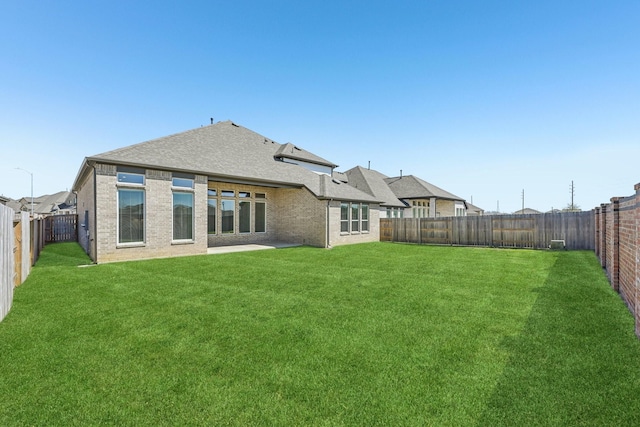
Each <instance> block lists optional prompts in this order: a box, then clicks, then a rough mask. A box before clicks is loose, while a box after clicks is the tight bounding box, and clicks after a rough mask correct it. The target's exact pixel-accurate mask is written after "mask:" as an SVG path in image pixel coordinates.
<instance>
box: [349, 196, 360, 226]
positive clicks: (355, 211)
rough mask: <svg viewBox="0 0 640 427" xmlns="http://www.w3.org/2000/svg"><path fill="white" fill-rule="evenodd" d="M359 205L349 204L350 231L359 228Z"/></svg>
mask: <svg viewBox="0 0 640 427" xmlns="http://www.w3.org/2000/svg"><path fill="white" fill-rule="evenodd" d="M359 213H360V205H359V204H358V203H352V204H351V232H352V233H353V232H355V231H359V230H360V215H359Z"/></svg>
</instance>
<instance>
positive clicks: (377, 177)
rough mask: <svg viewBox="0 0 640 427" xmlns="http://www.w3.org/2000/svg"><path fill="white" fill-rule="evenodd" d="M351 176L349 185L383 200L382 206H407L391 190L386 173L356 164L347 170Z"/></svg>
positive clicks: (347, 173)
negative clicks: (386, 180)
mask: <svg viewBox="0 0 640 427" xmlns="http://www.w3.org/2000/svg"><path fill="white" fill-rule="evenodd" d="M345 174H346V175H347V177H348V178H349V185H351V186H353V187H355V188H357V189H358V190H362V191H364V192H365V193H367V194H370V195H371V196H373V197H375V198H377V199H379V200H381V201H382V203H381V206H388V207H405V206H406V205H405V204H404V203H402V202H401V201H400V200H399V199H398V197H397V196H396V195H395V194H394V193H393V191H391V189H390V188H389V186H388V185H387V183H386V182H385V179H386V178H388V177H387V176H386V175H383V174H381V173H380V172H378V171H376V170H371V169H366V168H363V167H361V166H356V167H354V168H351V169H349V170H348V171H346V172H345Z"/></svg>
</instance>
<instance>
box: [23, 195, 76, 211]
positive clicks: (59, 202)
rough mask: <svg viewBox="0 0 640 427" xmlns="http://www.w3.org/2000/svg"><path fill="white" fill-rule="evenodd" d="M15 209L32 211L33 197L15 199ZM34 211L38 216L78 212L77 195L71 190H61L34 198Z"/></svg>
mask: <svg viewBox="0 0 640 427" xmlns="http://www.w3.org/2000/svg"><path fill="white" fill-rule="evenodd" d="M14 202H15V203H14V204H12V207H13V209H14V210H15V211H16V212H18V211H27V212H31V198H30V197H23V198H21V199H20V200H16V201H14ZM33 212H34V214H35V215H36V216H40V217H44V216H49V215H64V214H75V213H76V196H75V194H73V193H71V192H70V191H59V192H57V193H55V194H47V195H44V196H40V197H34V198H33Z"/></svg>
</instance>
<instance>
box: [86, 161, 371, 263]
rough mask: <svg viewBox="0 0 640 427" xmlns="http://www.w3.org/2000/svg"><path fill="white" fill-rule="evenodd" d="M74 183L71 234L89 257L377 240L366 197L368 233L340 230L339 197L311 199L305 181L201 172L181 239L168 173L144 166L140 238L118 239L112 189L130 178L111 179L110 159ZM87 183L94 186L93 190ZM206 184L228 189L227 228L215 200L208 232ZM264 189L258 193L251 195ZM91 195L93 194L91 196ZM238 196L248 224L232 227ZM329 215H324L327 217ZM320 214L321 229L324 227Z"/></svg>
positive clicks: (100, 259) (115, 196) (116, 257)
mask: <svg viewBox="0 0 640 427" xmlns="http://www.w3.org/2000/svg"><path fill="white" fill-rule="evenodd" d="M92 172H93V173H90V174H88V175H87V177H86V178H85V180H84V181H83V182H82V183H81V185H80V189H79V190H78V213H79V215H80V221H79V222H80V223H83V222H84V212H85V210H86V211H88V212H89V214H88V217H89V228H88V229H89V232H88V233H86V232H85V231H84V228H82V227H81V228H80V229H79V235H80V237H79V240H80V242H81V244H82V245H83V247H84V248H85V250H86V251H87V253H88V254H89V256H90V257H91V258H92V259H93V260H94V261H95V262H100V263H103V262H112V261H125V260H134V259H147V258H160V257H170V256H181V255H197V254H206V253H207V248H208V247H213V246H225V245H234V244H249V243H267V242H282V243H298V244H302V245H310V246H317V247H330V246H335V245H342V244H350V243H361V242H370V241H378V240H379V236H380V231H379V221H378V219H379V206H378V205H377V204H371V205H370V209H369V216H370V219H369V224H370V225H369V227H370V230H369V232H368V233H352V234H342V233H340V202H339V201H338V202H337V201H331V202H329V201H327V200H319V199H318V198H317V197H315V196H314V195H313V193H311V192H310V191H309V190H307V189H306V188H274V187H262V186H257V185H247V184H230V183H223V182H214V181H208V180H207V177H206V176H201V175H197V176H196V177H195V178H196V179H195V188H194V190H193V194H194V212H195V213H194V236H193V237H194V238H193V241H189V242H183V241H180V242H175V241H173V225H172V224H173V216H172V215H173V214H172V206H173V191H172V190H173V188H172V182H171V178H172V173H171V172H170V171H160V170H152V169H148V170H146V171H145V183H144V185H143V186H135V185H134V186H132V188H144V191H145V199H144V200H145V209H144V211H145V221H144V226H145V230H144V243H139V244H118V236H117V233H118V231H117V228H118V225H117V224H118V207H117V203H118V189H119V188H128V187H130V185H127V184H122V183H120V184H119V183H118V182H117V168H116V166H114V165H106V164H99V163H98V164H96V165H95V166H94V169H93V171H92ZM94 189H95V190H94ZM208 189H215V190H216V191H217V194H218V196H216V200H217V201H219V200H222V199H225V197H222V196H221V194H222V191H223V190H233V191H234V192H235V194H236V196H235V198H234V199H235V202H236V203H235V209H236V215H235V220H234V232H233V233H221V232H220V231H221V225H222V223H221V215H220V206H219V204H218V203H216V206H217V212H216V214H217V215H216V233H215V234H209V233H208V224H207V223H208V199H209V196H208ZM239 192H249V193H250V194H251V197H248V198H240V197H239V196H238V195H239ZM256 193H264V194H265V198H264V199H258V198H256V197H255V194H256ZM96 195H97V197H96ZM240 201H249V202H250V203H251V211H252V215H251V229H250V232H248V233H240V232H239V224H238V222H239V221H238V216H237V212H238V209H239V202H240ZM256 202H265V203H266V231H265V232H259V233H258V232H256V231H255V224H254V218H255V206H256V205H255V204H256ZM327 215H329V216H327ZM327 218H329V224H328V225H329V232H328V233H327Z"/></svg>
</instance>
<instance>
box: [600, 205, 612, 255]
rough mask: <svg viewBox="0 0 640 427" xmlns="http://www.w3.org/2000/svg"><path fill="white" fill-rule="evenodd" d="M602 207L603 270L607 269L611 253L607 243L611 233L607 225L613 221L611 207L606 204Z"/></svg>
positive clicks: (601, 240)
mask: <svg viewBox="0 0 640 427" xmlns="http://www.w3.org/2000/svg"><path fill="white" fill-rule="evenodd" d="M600 207H601V210H602V215H600V247H601V248H602V250H601V251H600V265H601V266H602V268H607V257H608V253H609V251H610V248H609V244H608V241H607V239H608V236H607V234H608V232H609V231H608V229H607V223H608V222H610V221H611V218H610V216H609V214H610V212H609V206H608V205H607V204H606V203H602V204H601V205H600Z"/></svg>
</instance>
